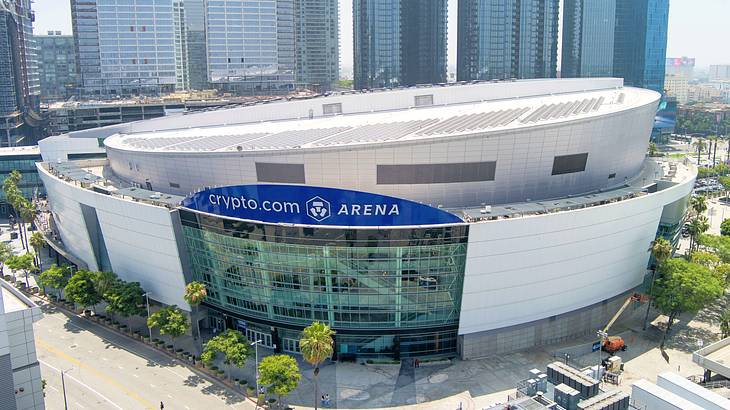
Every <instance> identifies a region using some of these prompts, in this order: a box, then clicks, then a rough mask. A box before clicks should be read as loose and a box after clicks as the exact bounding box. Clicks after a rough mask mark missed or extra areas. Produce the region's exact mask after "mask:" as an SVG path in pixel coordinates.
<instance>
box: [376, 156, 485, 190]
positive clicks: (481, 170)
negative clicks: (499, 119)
mask: <svg viewBox="0 0 730 410" xmlns="http://www.w3.org/2000/svg"><path fill="white" fill-rule="evenodd" d="M496 168H497V163H496V162H494V161H490V162H463V163H457V164H404V165H378V177H377V178H378V184H380V185H388V184H395V185H398V184H409V185H410V184H439V183H454V182H479V181H494V172H495V169H496Z"/></svg>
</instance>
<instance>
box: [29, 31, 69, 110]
mask: <svg viewBox="0 0 730 410" xmlns="http://www.w3.org/2000/svg"><path fill="white" fill-rule="evenodd" d="M35 40H36V45H37V46H38V62H39V64H38V68H39V72H40V79H41V99H43V100H44V101H58V100H65V99H68V98H69V97H71V96H73V95H75V94H76V87H77V86H78V74H77V71H76V47H75V46H74V38H73V36H62V35H61V32H60V31H57V32H53V31H49V32H48V35H46V36H35Z"/></svg>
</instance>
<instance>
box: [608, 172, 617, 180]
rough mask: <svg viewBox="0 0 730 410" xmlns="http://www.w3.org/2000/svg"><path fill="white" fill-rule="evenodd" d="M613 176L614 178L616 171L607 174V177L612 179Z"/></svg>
mask: <svg viewBox="0 0 730 410" xmlns="http://www.w3.org/2000/svg"><path fill="white" fill-rule="evenodd" d="M614 178H616V173H615V172H613V173H611V174H608V179H614Z"/></svg>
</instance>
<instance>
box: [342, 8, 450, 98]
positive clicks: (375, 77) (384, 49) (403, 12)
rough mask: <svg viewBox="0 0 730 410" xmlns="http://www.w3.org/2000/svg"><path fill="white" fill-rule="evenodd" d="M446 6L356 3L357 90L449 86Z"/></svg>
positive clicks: (355, 53)
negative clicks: (423, 85)
mask: <svg viewBox="0 0 730 410" xmlns="http://www.w3.org/2000/svg"><path fill="white" fill-rule="evenodd" d="M446 11H447V9H446V1H445V0H426V1H416V0H356V1H355V2H354V3H353V18H354V21H353V31H354V44H355V47H354V57H355V58H354V60H355V61H354V73H355V83H354V86H355V88H356V89H363V88H381V87H394V86H399V85H414V84H432V83H442V82H445V80H446Z"/></svg>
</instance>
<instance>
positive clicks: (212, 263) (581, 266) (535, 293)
mask: <svg viewBox="0 0 730 410" xmlns="http://www.w3.org/2000/svg"><path fill="white" fill-rule="evenodd" d="M659 98H660V95H659V94H658V93H655V92H653V91H649V90H644V89H638V88H630V87H624V86H623V83H622V80H621V79H614V78H593V79H564V80H527V81H504V82H480V83H473V84H456V85H442V86H441V85H437V86H428V87H411V88H404V89H393V90H372V91H368V92H359V91H358V92H349V93H341V94H333V95H329V96H326V97H318V98H312V99H306V100H295V101H294V100H293V101H276V102H271V103H260V104H252V105H250V106H241V107H236V108H230V109H225V110H212V111H209V112H201V113H192V114H187V115H173V116H167V117H163V118H159V119H154V120H147V121H140V122H136V123H128V124H120V125H116V126H111V127H106V128H100V129H93V130H85V131H79V132H76V133H70V134H67V135H62V136H57V137H52V138H49V139H47V140H44V141H41V143H40V148H41V152H42V155H43V159H44V161H45V162H43V163H39V164H38V169H39V172H40V174H41V178H42V180H43V183H44V186H45V188H46V191H47V197H48V211H49V212H48V215H47V218H48V223H49V225H50V226H51V227H52V230H53V232H54V237H55V238H54V239H53V240H51V241H50V244H51V245H52V246H54V248H56V249H57V250H58V251H59V252H60V253H61V254H63V255H64V256H65V257H66V258H67V259H68V260H69V261H71V262H73V263H74V264H76V265H78V266H80V267H85V268H88V269H92V270H110V271H113V272H115V273H116V274H117V275H119V277H121V278H122V279H125V280H129V281H138V282H140V283H141V284H142V287H143V288H144V289H146V290H148V292H149V295H150V297H151V298H152V299H154V301H156V302H157V303H160V304H164V305H173V304H175V305H178V306H180V307H182V308H184V309H187V310H190V307H189V306H188V305H187V304H186V303H185V302H184V300H183V298H182V296H183V293H184V287H185V284H186V283H189V282H191V281H194V280H195V281H201V282H204V283H205V284H206V286H207V288H208V296H207V298H206V301H205V302H204V305H203V306H204V308H205V309H204V310H205V315H204V317H203V318H202V319H201V321H200V323H199V325H200V327H202V328H211V329H225V328H237V329H239V330H241V331H243V332H245V333H246V335H247V337H249V339H251V340H252V341H255V340H262V341H263V343H262V344H263V345H265V346H268V347H270V348H275V349H277V350H282V351H286V352H290V353H297V352H298V349H299V346H298V339H299V333H300V332H301V330H302V328H304V327H306V326H307V325H309V324H310V323H311V322H313V321H322V322H326V323H328V324H329V325H331V326H332V327H333V328H334V329H335V330H336V332H337V334H336V336H335V359H338V360H348V359H356V358H379V357H390V358H395V359H398V358H401V357H419V358H424V357H454V356H458V357H461V358H463V359H471V358H477V357H483V356H487V355H491V354H497V353H504V352H509V351H515V350H521V349H526V348H530V347H533V346H537V345H545V344H550V343H557V342H561V341H565V340H568V339H569V338H572V337H575V336H578V335H584V334H591V333H593V332H595V331H596V329H598V328H601V327H603V325H605V323H606V321H607V320H608V318H610V317H611V316H613V314H614V313H615V311H616V310H617V309H618V307H619V306H620V305H621V304H622V303H623V301H624V300H625V299H626V297H627V295H630V294H631V293H632V292H634V291H635V290H636V289H637V288H641V287H642V286H643V285H644V283H645V280H646V276H647V267H648V265H649V262H650V251H649V248H650V244H651V242H652V241H653V240H654V239H655V238H656V237H657V236H658V235H661V236H665V237H667V238H669V239H672V240H676V237H677V234H678V231H679V228H680V227H681V226H682V224H683V222H684V217H685V211H686V209H687V202H688V199H689V195H690V193H691V189H692V186H693V182H694V178H695V173H696V171H695V170H694V169H693V168H691V167H690V166H687V165H684V164H682V163H674V162H658V161H655V160H653V159H651V158H647V157H646V151H647V147H648V145H649V136H650V133H651V129H652V125H653V122H654V115H655V113H656V109H657V105H658V102H659ZM102 139H103V144H104V146H105V151H106V156H107V158H106V159H82V160H69V158H71V156H70V155H69V154H70V153H72V152H73V150H74V149H75V148H74V147H77V146H82V145H83V146H88V145H89V144H96V142H97V140H99V141H101V140H102Z"/></svg>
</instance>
